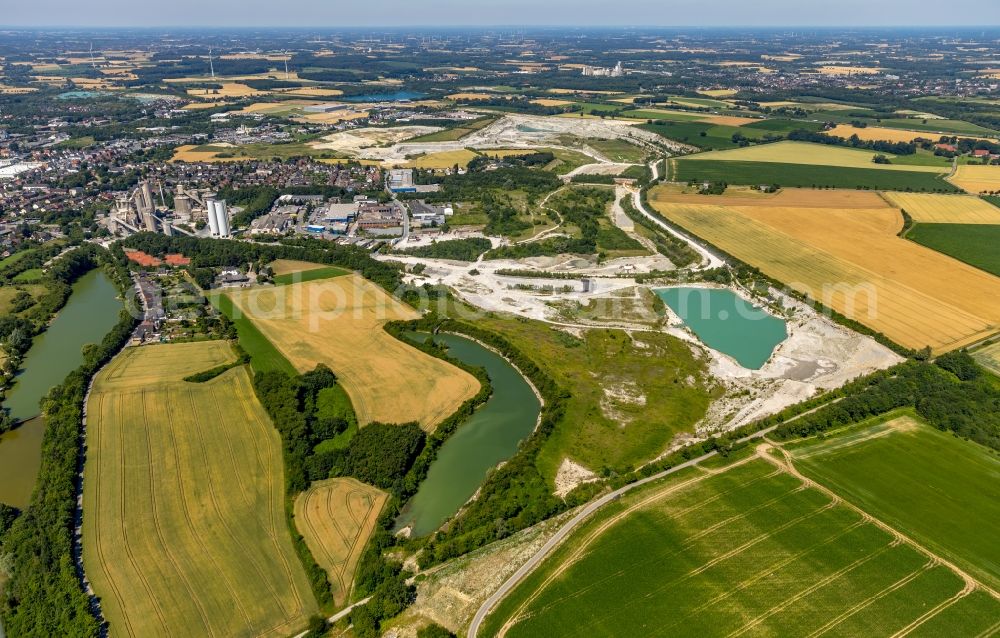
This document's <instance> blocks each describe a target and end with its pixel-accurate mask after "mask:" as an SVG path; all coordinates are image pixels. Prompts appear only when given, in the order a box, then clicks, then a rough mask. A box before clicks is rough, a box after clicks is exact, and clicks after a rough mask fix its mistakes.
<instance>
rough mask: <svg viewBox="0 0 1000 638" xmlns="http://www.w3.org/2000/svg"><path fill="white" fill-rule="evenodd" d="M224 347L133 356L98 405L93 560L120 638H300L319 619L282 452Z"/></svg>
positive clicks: (99, 382)
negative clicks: (298, 545) (298, 546)
mask: <svg viewBox="0 0 1000 638" xmlns="http://www.w3.org/2000/svg"><path fill="white" fill-rule="evenodd" d="M234 356H235V355H234V353H233V352H232V349H231V348H230V346H229V344H227V343H225V342H221V341H215V342H199V343H185V344H169V345H151V346H143V347H141V348H127V349H126V350H125V351H124V352H122V353H121V354H120V355H118V357H116V358H115V359H114V360H113V361H112V362H111V363H110V364H109V365H108V366H107V367H106V368H105V369H104V370H103V371H102V372H101V373H100V374H99V375H98V376H97V378H96V380H95V383H94V390H93V393H92V395H91V398H90V402H89V404H88V410H87V411H88V416H89V423H88V441H87V442H88V445H87V459H86V466H85V473H84V496H83V508H84V512H85V514H84V525H83V560H84V565H85V566H86V569H87V575H88V577H89V578H90V581H91V583H92V584H93V587H94V590H95V592H96V593H97V595H98V596H100V597H101V605H102V609H103V612H104V615H105V616H106V617H107V618H108V621H109V622H110V625H111V635H112V636H141V637H143V638H145V637H146V636H195V635H199V636H213V635H214V636H247V637H250V636H287V635H290V634H294V633H296V632H297V631H299V630H300V629H302V628H304V627H305V625H306V622H307V620H308V618H309V616H311V615H312V614H314V613H316V612H317V611H318V609H317V605H316V601H315V600H314V598H313V595H312V592H311V591H310V588H309V583H308V581H307V579H306V575H305V572H304V570H303V568H302V564H301V563H300V562H299V559H298V557H297V556H296V554H295V550H294V548H293V546H292V539H291V537H290V535H289V531H288V527H287V525H286V522H285V517H284V511H283V508H284V495H285V488H284V482H283V467H282V458H281V441H280V439H279V436H278V432H277V431H276V430H275V429H274V426H273V425H272V424H271V421H270V419H268V417H267V414H266V413H265V412H264V410H263V408H262V407H261V405H260V404H259V403H258V402H257V400H256V397H255V394H254V391H253V387H252V386H251V383H250V378H249V376H248V375H247V372H246V369H245V368H243V367H240V368H235V369H232V370H229V371H228V372H225V373H224V374H222V375H221V376H219V377H216V378H215V379H213V380H211V381H208V382H206V383H188V382H186V381H183V377H184V376H186V375H189V374H192V373H195V372H200V371H202V370H207V369H210V368H212V367H215V366H217V365H220V364H222V363H225V362H227V361H231V360H233V358H234Z"/></svg>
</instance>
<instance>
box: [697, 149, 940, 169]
mask: <svg viewBox="0 0 1000 638" xmlns="http://www.w3.org/2000/svg"><path fill="white" fill-rule="evenodd" d="M874 156H875V153H874V152H873V151H862V150H856V149H853V148H843V147H840V146H828V145H825V144H810V143H809V142H777V143H775V144H759V145H756V146H747V147H746V148H734V149H731V150H728V151H711V152H709V153H698V154H696V155H691V156H688V157H685V158H684V159H685V161H696V160H729V161H740V162H776V163H779V164H811V165H813V166H842V167H846V168H867V169H872V170H895V171H917V172H922V173H944V172H946V171H947V169H946V168H944V167H937V166H907V165H899V164H875V163H874V162H872V158H873V157H874ZM890 157H893V156H890Z"/></svg>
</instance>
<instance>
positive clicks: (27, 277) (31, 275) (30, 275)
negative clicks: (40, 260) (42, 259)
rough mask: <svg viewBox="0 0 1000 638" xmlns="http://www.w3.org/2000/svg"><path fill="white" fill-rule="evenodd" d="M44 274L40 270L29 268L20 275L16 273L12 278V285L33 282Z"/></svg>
mask: <svg viewBox="0 0 1000 638" xmlns="http://www.w3.org/2000/svg"><path fill="white" fill-rule="evenodd" d="M44 274H45V271H43V270H42V269H41V268H29V269H28V270H25V271H24V272H22V273H18V275H17V276H16V277H14V279H13V280H12V281H14V283H23V282H25V281H35V280H36V279H40V278H41V277H42V275H44Z"/></svg>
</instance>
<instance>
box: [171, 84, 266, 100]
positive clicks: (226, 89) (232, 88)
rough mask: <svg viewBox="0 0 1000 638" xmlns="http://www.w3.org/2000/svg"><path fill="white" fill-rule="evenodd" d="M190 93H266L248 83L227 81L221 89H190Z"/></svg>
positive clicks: (244, 94) (226, 95) (235, 95)
mask: <svg viewBox="0 0 1000 638" xmlns="http://www.w3.org/2000/svg"><path fill="white" fill-rule="evenodd" d="M187 93H188V95H190V96H192V97H204V96H208V97H213V98H218V97H251V96H254V95H264V94H265V93H266V92H265V91H257V90H255V89H252V88H250V87H249V86H247V85H246V84H240V83H239V82H225V83H223V85H222V88H221V89H188V91H187Z"/></svg>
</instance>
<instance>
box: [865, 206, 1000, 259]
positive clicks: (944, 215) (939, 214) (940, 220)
mask: <svg viewBox="0 0 1000 638" xmlns="http://www.w3.org/2000/svg"><path fill="white" fill-rule="evenodd" d="M885 198H886V199H887V200H888V201H889V202H890V203H892V205H893V206H896V207H897V208H901V209H903V210H905V211H906V213H907V214H908V215H909V216H910V217H912V218H913V219H914V220H915V221H918V222H924V223H927V224H1000V208H997V207H996V206H994V205H993V204H991V203H989V202H987V201H985V200H982V199H980V198H978V197H973V196H971V195H935V194H923V193H888V192H887V193H885ZM998 250H1000V247H998Z"/></svg>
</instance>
